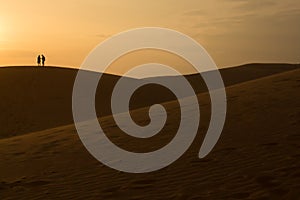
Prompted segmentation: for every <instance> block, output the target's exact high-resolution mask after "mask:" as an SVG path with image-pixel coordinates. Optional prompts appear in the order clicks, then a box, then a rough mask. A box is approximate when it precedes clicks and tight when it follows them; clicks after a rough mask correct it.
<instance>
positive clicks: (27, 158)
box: [0, 65, 300, 199]
mask: <svg viewBox="0 0 300 200" xmlns="http://www.w3.org/2000/svg"><path fill="white" fill-rule="evenodd" d="M286 67H287V66H281V67H274V68H273V67H272V66H260V67H255V66H254V65H249V66H243V67H241V68H232V69H226V70H223V71H222V75H223V78H224V81H225V84H226V85H227V88H226V91H227V95H228V115H227V120H226V123H225V127H224V131H223V133H222V136H221V138H220V140H219V142H218V143H217V145H216V147H215V149H214V150H213V151H212V152H211V153H210V154H209V155H208V156H207V157H206V158H204V159H201V160H200V159H198V157H197V155H198V151H199V147H200V145H201V141H202V139H203V135H204V134H205V131H206V129H207V125H208V120H209V109H210V104H209V96H208V95H207V93H201V94H199V95H198V98H199V100H200V102H201V116H202V120H201V123H200V128H199V132H198V136H197V138H196V139H195V141H194V143H193V144H192V146H191V147H190V149H189V150H188V151H187V152H186V153H185V154H184V155H183V156H182V157H181V158H180V159H179V160H178V161H176V162H174V163H173V164H172V165H170V166H168V167H166V168H164V169H162V170H159V171H156V172H153V173H149V174H127V173H122V172H118V171H115V170H112V169H110V168H108V167H106V166H104V165H102V164H101V163H99V162H98V161H96V160H95V159H94V158H93V157H92V156H91V155H90V154H89V153H88V152H87V150H86V149H85V148H84V146H83V145H82V143H81V141H80V140H79V138H78V135H77V134H76V130H75V128H74V126H73V125H66V126H61V127H56V128H52V129H48V130H44V131H40V132H33V133H29V134H25V135H20V136H15V137H11V135H10V133H11V132H9V131H11V129H8V128H7V129H5V127H4V131H3V132H4V133H5V134H4V135H3V136H2V137H6V138H3V139H1V140H0V163H1V164H0V170H1V175H0V196H1V199H121V198H122V199H297V198H299V196H300V192H299V191H300V184H299V183H300V170H299V169H300V159H299V158H300V153H299V152H300V149H299V148H300V145H299V140H300V137H299V130H300V95H299V89H300V70H299V69H297V70H293V71H288V70H292V69H293V68H294V67H295V66H290V68H289V67H287V68H286ZM1 70H2V69H1ZM1 70H0V73H2V74H1V77H3V71H2V72H1ZM4 70H6V71H5V72H6V73H8V72H9V70H20V71H21V72H22V74H21V73H13V74H10V75H8V76H5V77H6V79H7V80H6V81H7V82H6V83H7V84H8V83H10V84H12V86H10V87H11V89H12V91H15V92H22V90H21V89H20V88H21V86H22V85H23V86H24V85H28V84H29V83H28V82H26V81H27V80H26V81H25V80H24V77H27V76H26V75H28V74H26V73H25V72H27V73H29V74H31V77H32V78H31V79H30V81H32V85H33V86H31V87H32V88H35V90H33V89H31V90H30V91H38V92H37V93H34V92H33V93H30V94H36V95H37V96H31V98H32V99H30V100H28V102H25V103H23V101H24V100H23V99H22V97H24V96H26V97H27V95H28V90H27V91H23V93H22V95H24V96H20V95H21V94H16V96H15V98H13V99H14V100H15V101H17V100H19V101H18V102H11V106H12V107H14V109H17V110H16V111H18V112H20V111H21V110H22V109H24V107H25V106H28V107H31V108H33V105H31V103H32V101H33V102H35V103H37V102H40V104H41V105H37V108H35V109H38V108H44V107H45V106H46V105H48V104H49V106H50V108H47V109H46V110H42V111H43V112H44V113H38V112H37V111H35V112H34V114H35V115H34V116H33V117H36V118H35V119H38V117H39V116H45V117H46V118H47V119H43V120H45V122H44V125H41V126H38V125H36V126H34V125H28V127H26V128H24V130H23V129H22V130H21V129H19V128H16V130H15V132H14V134H19V133H25V132H26V131H25V129H26V130H27V131H29V130H34V129H41V128H45V127H53V126H55V125H58V124H59V122H60V121H59V120H61V119H62V118H63V119H67V118H68V117H70V116H68V115H69V113H67V112H70V110H69V109H70V108H65V106H66V104H65V103H66V102H68V101H69V99H67V97H69V96H68V95H70V94H68V95H66V96H67V97H64V98H66V99H63V98H62V99H59V97H60V95H62V94H63V93H64V92H65V91H66V90H69V89H70V88H71V85H72V84H71V83H72V80H73V78H74V76H75V73H76V71H73V70H70V71H68V70H65V71H64V73H63V74H61V76H58V75H57V74H58V71H59V69H43V70H47V71H41V70H42V69H41V70H39V71H35V72H34V71H33V69H32V68H28V69H24V68H18V69H4ZM26 70H28V71H26ZM284 71H288V72H284ZM46 72H47V78H48V79H47V80H46V81H44V82H43V80H45V79H44V78H45V76H46V75H45V74H44V73H46ZM279 72H284V73H279ZM10 73H12V72H10ZM35 73H40V75H39V76H36V74H35ZM51 73H52V75H51V76H50V75H48V74H51ZM275 73H278V74H275ZM15 74H18V76H20V77H19V79H20V80H23V81H24V82H22V84H21V85H17V84H16V83H15V82H14V80H12V77H16V76H17V75H15ZM271 74H275V75H272V76H269V75H271ZM8 77H9V78H8ZM34 77H39V79H38V80H36V79H35V78H34ZM258 78H259V79H258ZM49 79H50V80H52V81H53V82H52V83H48V82H49ZM112 79H113V78H112ZM62 80H64V81H66V80H69V83H66V84H65V85H64V86H62V87H59V82H60V81H62ZM34 81H40V85H37V84H36V83H34ZM46 82H47V83H48V85H47V84H46ZM13 83H15V84H13ZM30 83H31V82H30ZM10 84H8V85H10ZM43 84H44V85H43ZM45 87H46V88H47V89H49V90H48V91H47V92H45V91H44V90H41V89H38V88H45ZM0 88H1V90H2V91H3V88H4V86H3V81H1V87H0ZM56 92H57V93H56ZM42 94H43V95H44V96H43V95H42ZM52 95H53V96H52ZM17 97H18V98H17ZM6 98H11V97H8V96H6ZM35 98H36V99H35ZM38 98H39V99H38ZM46 99H50V100H51V102H52V103H53V104H51V103H49V102H43V100H46ZM3 101H4V100H2V101H1V102H2V103H1V109H2V110H5V109H7V110H6V111H5V112H4V113H12V112H9V111H8V108H9V107H10V106H6V107H5V106H4V105H3ZM60 101H61V104H59V103H58V102H60ZM4 102H5V101H4ZM19 103H20V105H19ZM43 103H44V104H43ZM32 104H33V103H32ZM17 105H18V106H20V107H17V108H15V106H17ZM164 105H165V107H166V109H167V110H168V112H172V113H173V115H170V122H176V120H178V115H176V114H174V113H178V104H177V102H176V101H170V102H166V103H164ZM22 106H24V107H22ZM51 109H52V110H53V111H55V112H54V113H53V115H52V116H51V114H49V112H50V111H51ZM60 109H62V111H60ZM27 112H29V110H28V111H27ZM64 112H66V113H64ZM145 112H147V107H145V108H140V109H136V110H134V111H133V112H132V114H133V117H134V118H135V119H136V120H137V121H140V123H143V122H142V121H145V119H146V120H147V118H145V117H146V116H145ZM16 113H17V112H16ZM20 113H24V114H23V116H20V118H19V116H18V115H16V114H15V113H13V114H11V115H12V116H8V117H12V119H13V118H14V117H15V118H16V120H17V119H18V120H21V121H20V122H19V126H22V122H26V120H25V121H22V120H24V119H26V118H27V117H28V116H30V114H32V112H31V113H30V112H29V113H26V112H20ZM50 113H51V112H50ZM57 113H59V115H63V116H57ZM63 113H64V114H63ZM54 116H57V117H58V118H59V119H56V120H57V121H55V120H53V121H52V120H49V119H52V118H51V117H54ZM3 118H4V117H3V116H1V120H3ZM53 119H54V118H53ZM9 120H11V119H9ZM9 120H7V121H6V122H5V124H11V123H12V122H13V120H11V121H9ZM47 120H48V123H49V124H47ZM68 120H69V119H67V120H65V121H64V122H63V123H68V122H69V121H68ZM38 122H39V123H42V120H41V121H38ZM100 122H101V124H102V125H105V127H106V128H107V130H109V133H108V136H109V137H110V139H111V140H113V141H114V142H115V143H117V144H118V145H120V146H122V147H123V148H125V149H126V148H127V149H129V150H134V151H145V150H153V149H156V148H159V147H161V146H163V145H164V144H166V143H165V142H167V141H169V140H171V139H172V134H175V133H174V132H175V131H176V125H174V123H170V124H169V125H168V126H166V129H165V130H164V132H165V133H168V134H160V133H159V135H158V136H157V137H156V136H155V137H154V138H151V139H149V140H138V139H137V140H133V139H131V140H128V138H127V137H126V136H124V135H122V134H118V133H119V130H118V129H117V127H116V126H114V124H113V121H112V118H111V117H110V116H107V117H103V118H101V119H100ZM1 124H2V123H1ZM16 127H17V125H16ZM33 127H34V128H33ZM1 129H2V127H1ZM17 129H18V130H17ZM20 130H21V131H20ZM171 133H172V134H171ZM7 136H9V137H7Z"/></svg>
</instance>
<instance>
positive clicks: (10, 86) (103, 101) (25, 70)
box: [0, 64, 299, 138]
mask: <svg viewBox="0 0 300 200" xmlns="http://www.w3.org/2000/svg"><path fill="white" fill-rule="evenodd" d="M296 68H299V66H298V65H289V64H249V65H244V66H239V67H233V68H228V69H221V70H220V72H221V74H222V77H223V79H224V82H225V85H226V86H230V85H233V84H238V83H241V82H245V81H249V80H254V79H257V78H260V77H265V76H269V75H272V74H276V73H280V72H284V71H288V70H293V69H296ZM76 73H77V70H75V69H65V68H57V67H47V68H37V67H3V68H0V93H1V101H0V112H1V114H0V124H1V129H0V138H6V137H11V136H15V135H20V134H24V133H30V132H34V131H40V130H45V129H49V128H54V127H57V126H62V125H67V124H70V123H73V118H72V107H71V106H72V89H73V83H74V80H75V77H76ZM208 73H209V72H208ZM92 74H94V73H92ZM95 75H96V74H95ZM119 78H120V77H118V76H114V75H109V74H104V75H103V79H102V80H101V84H100V86H99V87H102V88H101V93H97V94H96V110H97V114H98V116H99V117H100V116H106V115H110V114H111V112H110V108H109V105H110V96H111V92H112V90H113V87H114V84H115V83H116V82H117V81H118V79H119ZM164 78H166V79H169V80H170V81H174V82H176V79H177V77H164ZM186 78H187V79H188V80H189V82H190V83H191V85H192V86H193V87H194V89H195V92H196V93H201V92H205V91H206V87H205V84H204V83H203V81H202V79H201V77H200V76H199V75H197V74H196V75H187V76H186ZM127 81H142V80H136V79H131V78H127ZM149 94H151V95H149ZM132 99H133V100H132V104H131V109H136V108H141V107H145V106H147V105H152V104H153V103H160V102H166V101H170V100H172V99H174V95H172V94H171V93H170V92H169V91H168V90H166V89H165V88H161V87H157V86H153V85H148V86H145V87H144V88H143V89H142V90H139V91H137V92H136V93H135V94H134V96H133V98H132Z"/></svg>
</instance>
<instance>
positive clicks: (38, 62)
mask: <svg viewBox="0 0 300 200" xmlns="http://www.w3.org/2000/svg"><path fill="white" fill-rule="evenodd" d="M36 62H37V64H38V66H40V65H41V56H40V55H38V57H37V59H36Z"/></svg>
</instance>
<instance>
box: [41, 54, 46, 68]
mask: <svg viewBox="0 0 300 200" xmlns="http://www.w3.org/2000/svg"><path fill="white" fill-rule="evenodd" d="M45 61H46V58H45V56H44V55H42V65H43V66H45Z"/></svg>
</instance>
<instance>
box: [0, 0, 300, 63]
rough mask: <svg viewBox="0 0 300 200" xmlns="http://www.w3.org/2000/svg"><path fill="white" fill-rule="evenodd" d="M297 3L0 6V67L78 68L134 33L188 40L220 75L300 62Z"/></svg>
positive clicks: (12, 2)
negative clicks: (156, 31) (42, 62)
mask: <svg viewBox="0 0 300 200" xmlns="http://www.w3.org/2000/svg"><path fill="white" fill-rule="evenodd" d="M299 24H300V1H299V0H285V1H282V0H201V1H200V0H184V1H183V0H182V1H175V0H161V1H149V0H121V1H115V0H110V1H108V0H74V1H69V0H51V1H49V0H47V1H46V0H26V1H20V0H0V66H6V65H34V64H35V58H36V56H37V55H38V54H40V53H44V54H45V55H46V57H47V64H49V65H59V66H73V67H79V66H80V64H81V63H82V62H83V60H84V58H85V57H86V56H87V54H88V53H89V52H90V51H91V50H92V49H93V48H94V47H95V46H96V45H97V44H99V43H100V42H101V41H103V40H104V39H106V38H108V37H109V36H111V35H114V34H117V33H119V32H121V31H125V30H128V29H132V28H138V27H148V26H155V27H165V28H171V29H174V30H177V31H180V32H183V33H185V34H187V35H188V36H190V37H192V38H193V39H195V40H196V41H198V42H199V43H200V44H202V45H203V46H204V47H205V48H206V50H207V51H208V52H209V53H210V55H211V56H212V58H213V59H214V60H215V62H216V63H217V65H218V66H219V67H225V66H233V65H238V64H243V63H249V62H289V63H299V62H300V26H299Z"/></svg>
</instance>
